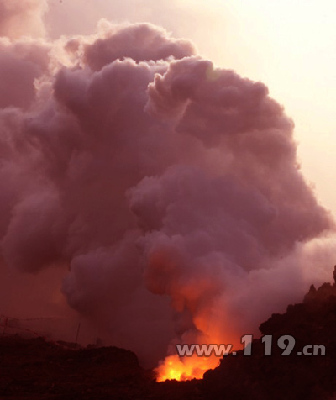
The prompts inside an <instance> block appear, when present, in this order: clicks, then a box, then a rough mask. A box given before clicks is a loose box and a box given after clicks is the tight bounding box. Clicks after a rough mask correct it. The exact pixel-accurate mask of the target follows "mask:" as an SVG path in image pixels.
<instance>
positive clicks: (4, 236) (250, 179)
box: [0, 0, 333, 363]
mask: <svg viewBox="0 0 336 400" xmlns="http://www.w3.org/2000/svg"><path fill="white" fill-rule="evenodd" d="M44 9H45V8H44V3H43V2H38V1H33V0H31V1H29V0H27V1H20V2H19V1H12V0H11V1H6V0H2V1H0V15H1V23H0V25H1V29H0V34H2V35H3V38H2V39H1V41H0V77H1V78H0V79H1V81H0V107H1V110H0V237H1V254H2V261H1V269H3V270H4V269H17V270H20V271H22V272H28V273H34V274H36V273H38V272H40V271H42V270H44V269H46V268H48V267H49V268H50V267H53V268H62V267H64V268H65V269H69V271H68V273H67V275H66V277H65V279H64V281H63V284H62V287H61V288H60V290H61V291H62V293H63V294H64V296H65V297H66V299H67V302H68V304H69V305H70V306H71V307H72V308H73V309H75V310H77V311H78V312H79V313H80V314H81V315H83V316H84V317H85V318H87V319H88V320H89V321H91V323H92V324H93V325H95V326H97V327H99V329H100V330H101V331H102V332H105V335H106V336H107V337H109V340H110V342H111V343H113V344H118V345H123V346H124V347H127V348H131V349H132V350H135V351H136V352H137V353H138V354H139V355H140V356H141V358H142V359H144V360H147V362H152V363H155V362H157V361H158V360H159V359H161V358H163V357H164V355H165V354H166V352H167V348H168V347H169V344H171V343H175V342H178V343H179V342H184V341H186V340H187V339H190V338H197V337H200V336H202V337H203V338H205V340H206V338H207V337H216V338H221V339H222V340H225V338H229V337H233V336H234V335H238V334H240V333H251V332H249V331H254V330H255V328H256V327H257V326H258V323H259V322H260V320H259V317H260V316H261V315H264V314H265V313H267V312H269V311H272V307H273V308H276V307H278V306H279V305H280V304H281V305H284V304H286V303H288V299H292V298H293V297H295V295H296V294H295V293H297V291H298V290H299V289H298V288H301V285H302V279H303V278H302V270H301V269H300V268H298V267H295V268H294V267H293V268H289V267H288V265H287V264H285V263H283V262H281V260H283V259H284V258H285V257H287V258H288V257H290V255H291V254H293V252H294V251H295V250H296V249H297V247H298V245H300V243H301V244H303V243H306V242H308V241H309V240H311V239H313V238H316V237H318V236H319V235H321V234H322V233H323V232H325V231H327V230H328V229H330V228H331V227H332V225H333V223H332V221H331V219H330V216H329V214H328V213H327V212H326V210H325V209H323V208H322V207H321V206H320V205H319V204H318V203H317V200H316V199H315V197H314V195H313V193H312V190H311V188H310V187H309V186H308V185H307V183H306V182H305V180H304V179H303V176H302V174H301V172H300V168H299V166H298V161H297V156H296V144H295V142H294V141H293V122H292V121H291V120H290V119H289V118H288V117H287V116H286V114H285V113H284V110H283V108H282V106H280V105H279V104H278V103H277V102H276V101H275V100H273V99H272V98H271V97H270V96H269V94H268V89H267V87H266V86H265V85H264V84H263V83H260V82H252V81H250V80H248V79H246V78H242V77H240V76H238V75H237V74H236V73H235V72H233V71H228V70H225V69H220V68H216V67H214V65H213V64H212V62H211V61H208V60H205V59H202V58H201V57H200V56H198V55H197V54H196V50H195V48H194V46H193V45H192V43H191V42H189V41H188V40H181V39H173V38H172V37H171V36H170V35H169V34H167V32H165V31H164V30H163V29H162V28H159V27H157V26H154V25H150V24H123V25H112V24H110V23H109V22H107V21H101V22H100V24H99V25H98V33H96V34H93V35H90V36H80V35H78V36H74V37H61V38H60V39H58V40H53V41H51V40H48V39H46V38H45V37H44V38H43V37H40V38H36V39H33V38H32V37H34V35H36V32H37V31H39V32H40V33H41V34H43V33H44V27H43V24H42V22H41V18H42V15H43V11H44ZM22 13H23V14H22ZM21 14H22V15H21ZM18 20H20V21H21V23H20V24H18ZM22 21H24V23H22ZM41 24H42V25H41ZM22 29H25V32H26V34H27V37H23V36H22ZM28 36H29V37H28ZM300 290H301V289H300ZM22 301H23V302H24V298H23V299H22ZM244 330H247V331H248V332H245V331H244ZM195 340H196V339H195Z"/></svg>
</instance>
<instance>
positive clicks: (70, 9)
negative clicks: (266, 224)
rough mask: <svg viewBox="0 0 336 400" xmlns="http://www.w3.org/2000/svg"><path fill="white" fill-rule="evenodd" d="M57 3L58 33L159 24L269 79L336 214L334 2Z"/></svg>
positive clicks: (244, 71) (52, 20)
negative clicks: (107, 24)
mask: <svg viewBox="0 0 336 400" xmlns="http://www.w3.org/2000/svg"><path fill="white" fill-rule="evenodd" d="M49 5H50V11H49V16H48V23H49V32H50V34H51V35H52V36H54V37H57V36H58V35H60V34H61V33H63V34H64V33H89V32H93V31H94V29H95V25H96V22H97V20H98V19H99V18H102V17H105V18H107V19H109V20H112V21H115V22H122V21H130V22H143V21H146V22H152V23H156V24H160V25H162V26H163V27H165V28H166V29H168V30H169V31H171V32H173V34H174V35H175V36H178V37H187V38H190V39H192V40H193V41H194V43H195V44H196V46H197V47H198V49H199V52H200V53H201V54H203V55H204V56H206V57H208V58H210V59H211V60H213V61H214V62H215V63H217V64H218V65H220V66H222V67H224V68H229V69H234V70H236V71H237V72H238V73H240V74H241V75H243V76H247V77H249V78H251V79H254V80H260V81H263V82H265V83H266V84H267V85H268V86H269V88H270V92H271V95H272V96H273V97H274V98H275V99H276V100H277V101H279V102H280V103H282V104H283V105H284V106H285V108H286V110H287V113H288V115H289V116H291V117H292V118H293V120H294V121H295V124H296V131H295V135H296V139H297V141H298V144H299V148H298V151H299V160H300V161H301V162H302V168H303V172H304V174H305V175H306V177H307V179H308V181H309V182H311V183H312V184H314V185H315V186H316V192H317V194H318V196H319V198H320V200H321V202H322V203H323V204H324V205H325V206H326V207H328V208H329V209H332V211H333V212H334V214H336V192H335V191H334V190H333V183H334V180H333V170H334V167H335V165H336V161H335V159H334V149H335V146H336V135H335V131H336V121H335V118H334V106H335V104H336V48H335V47H336V26H335V22H334V16H335V12H336V3H335V2H334V1H331V0H319V1H318V0H305V1H303V0H281V1H278V0H275V1H269V0H226V1H224V0H208V1H206V2H204V1H200V0H193V1H191V0H183V1H182V0H174V1H170V2H164V1H152V0H125V1H123V2H122V3H120V2H118V1H113V0H85V2H84V1H83V0H71V2H70V1H69V0H63V1H62V2H60V1H59V0H50V2H49ZM75 15H76V16H77V18H76V19H75V18H74V16H75ZM60 22H61V23H60Z"/></svg>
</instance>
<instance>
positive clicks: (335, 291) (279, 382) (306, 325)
mask: <svg viewBox="0 0 336 400" xmlns="http://www.w3.org/2000/svg"><path fill="white" fill-rule="evenodd" d="M260 331H261V333H262V334H267V335H272V336H273V347H272V350H273V351H272V355H271V356H265V355H264V345H263V344H262V342H261V340H260V339H258V340H254V341H253V345H252V355H251V356H243V354H242V351H240V352H238V354H237V355H236V356H232V355H230V356H228V357H225V358H224V359H223V360H222V361H221V363H220V365H219V367H217V368H216V369H215V370H212V371H208V372H207V373H206V374H205V375H204V378H203V380H201V381H197V380H193V381H191V382H174V381H170V382H164V383H156V382H155V380H154V374H153V372H152V371H145V370H144V369H143V368H141V367H140V366H139V363H138V360H137V358H136V356H135V355H134V354H133V353H132V352H130V351H126V350H122V349H118V348H115V347H105V348H104V347H103V348H86V349H83V348H82V349H79V350H78V349H77V350H76V349H72V348H69V346H68V345H65V344H64V343H49V342H46V341H45V340H43V339H41V338H38V339H24V338H21V337H19V336H16V335H15V336H6V335H3V336H0V399H1V400H2V399H13V400H14V399H15V400H20V399H34V400H35V399H36V400H39V399H57V400H61V399H62V400H67V399H69V400H70V399H71V400H76V399H82V400H91V399H92V400H102V399H106V400H115V399H138V400H141V399H161V400H165V399H167V400H168V399H169V400H174V399H176V400H178V399H190V400H191V399H193V400H196V399H198V400H201V399H212V400H216V399H224V400H225V399H228V400H235V399H237V400H238V399H239V400H244V399H249V400H285V399H286V400H291V399H293V400H294V399H295V400H297V399H305V400H310V399H311V400H316V399H321V400H323V399H332V398H336V397H333V395H335V394H336V374H335V372H336V285H335V283H334V284H333V285H331V284H329V283H325V284H323V285H322V286H321V287H320V288H318V289H317V290H316V289H315V288H314V287H313V286H312V287H311V289H310V291H309V292H308V293H307V295H306V296H305V298H304V300H303V302H302V303H300V304H295V305H290V306H288V308H287V311H286V313H284V314H273V315H272V316H271V318H270V319H268V320H267V321H266V322H264V323H263V324H261V325H260ZM282 335H292V336H293V337H294V338H295V339H296V345H295V348H294V350H293V352H292V354H291V355H289V356H283V355H281V352H282V350H281V349H279V348H278V347H277V346H276V340H277V339H278V338H279V337H280V336H282ZM307 344H312V345H314V344H318V345H324V346H325V348H326V355H325V356H323V355H318V356H302V355H301V356H299V355H297V351H298V350H300V349H302V348H303V347H304V346H305V345H307Z"/></svg>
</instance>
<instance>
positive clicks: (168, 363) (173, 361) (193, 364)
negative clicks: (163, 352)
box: [156, 355, 220, 382]
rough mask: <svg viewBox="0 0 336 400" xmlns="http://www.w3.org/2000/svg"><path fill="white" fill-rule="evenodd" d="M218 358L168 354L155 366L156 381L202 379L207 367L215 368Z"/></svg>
mask: <svg viewBox="0 0 336 400" xmlns="http://www.w3.org/2000/svg"><path fill="white" fill-rule="evenodd" d="M219 360H220V359H219V358H218V357H216V356H211V357H197V356H192V357H179V356H178V355H173V356H168V357H166V359H165V361H164V362H162V364H161V365H159V366H158V367H157V368H156V372H157V374H158V375H157V381H158V382H164V381H165V380H167V379H168V380H172V379H175V380H177V381H188V380H191V379H194V378H196V379H202V377H203V374H204V373H205V372H206V371H208V370H209V369H212V368H216V367H217V365H218V364H219Z"/></svg>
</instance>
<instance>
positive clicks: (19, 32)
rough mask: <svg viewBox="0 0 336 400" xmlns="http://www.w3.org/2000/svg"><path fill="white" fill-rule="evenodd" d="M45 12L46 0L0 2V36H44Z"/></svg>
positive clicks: (1, 0)
mask: <svg viewBox="0 0 336 400" xmlns="http://www.w3.org/2000/svg"><path fill="white" fill-rule="evenodd" d="M46 10H47V1H46V0H0V36H7V37H9V38H11V39H14V38H18V37H20V36H30V37H40V36H44V34H45V27H44V23H43V15H44V13H45V12H46Z"/></svg>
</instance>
